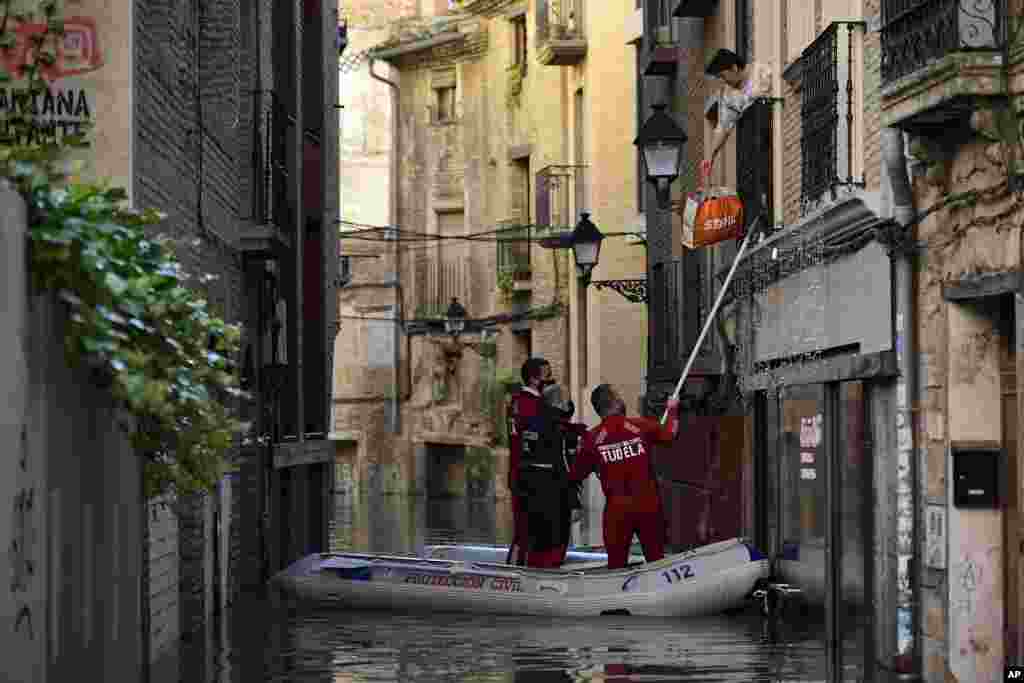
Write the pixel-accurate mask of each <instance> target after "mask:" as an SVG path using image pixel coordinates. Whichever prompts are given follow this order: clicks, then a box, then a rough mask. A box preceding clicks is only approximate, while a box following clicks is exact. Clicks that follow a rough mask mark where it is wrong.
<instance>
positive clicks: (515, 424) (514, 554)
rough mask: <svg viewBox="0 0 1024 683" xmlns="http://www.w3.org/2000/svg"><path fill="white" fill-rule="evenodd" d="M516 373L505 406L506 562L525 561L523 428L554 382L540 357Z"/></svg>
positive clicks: (549, 370)
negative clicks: (518, 380)
mask: <svg viewBox="0 0 1024 683" xmlns="http://www.w3.org/2000/svg"><path fill="white" fill-rule="evenodd" d="M520 376H521V377H522V380H523V386H522V388H521V389H520V390H519V391H517V392H516V393H515V394H513V395H512V402H511V405H510V407H509V415H508V423H509V449H508V455H509V468H508V489H509V492H511V494H512V544H511V545H510V546H509V549H508V559H507V560H506V562H507V563H508V564H513V563H514V564H517V565H520V566H521V565H525V564H526V551H527V539H528V538H529V533H528V529H527V515H526V510H525V508H524V500H523V498H524V496H522V495H521V493H522V492H521V491H520V481H519V472H520V462H521V460H522V451H523V432H524V431H527V429H526V427H527V425H528V423H529V421H530V420H532V419H534V418H535V417H536V416H538V415H540V414H541V407H542V405H543V402H544V399H543V396H542V393H541V392H543V390H544V387H545V386H547V385H550V384H553V383H554V380H553V379H552V377H551V365H550V364H549V363H548V362H547V361H546V360H544V359H543V358H537V357H534V358H529V359H527V361H526V362H525V363H523V367H522V370H521V371H520Z"/></svg>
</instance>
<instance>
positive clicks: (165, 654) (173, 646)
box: [146, 499, 180, 681]
mask: <svg viewBox="0 0 1024 683" xmlns="http://www.w3.org/2000/svg"><path fill="white" fill-rule="evenodd" d="M147 522H148V534H149V545H148V547H147V548H146V552H147V556H146V560H147V564H148V567H149V571H148V582H149V591H148V592H149V611H150V621H149V642H150V645H149V647H150V651H149V658H150V661H151V662H152V663H153V670H152V671H153V680H155V681H162V680H175V681H176V680H177V661H176V660H177V644H178V638H179V635H180V624H179V623H178V571H179V568H178V564H179V562H178V519H177V517H176V516H175V514H174V511H173V508H172V507H171V506H170V505H168V504H167V499H161V500H159V501H155V502H153V503H151V504H150V505H149V515H148V517H147ZM172 672H173V673H172Z"/></svg>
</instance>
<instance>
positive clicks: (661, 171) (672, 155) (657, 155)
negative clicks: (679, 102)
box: [633, 103, 688, 209]
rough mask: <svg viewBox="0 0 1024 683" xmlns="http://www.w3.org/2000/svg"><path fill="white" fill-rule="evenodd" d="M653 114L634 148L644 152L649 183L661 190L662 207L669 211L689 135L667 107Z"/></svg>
mask: <svg viewBox="0 0 1024 683" xmlns="http://www.w3.org/2000/svg"><path fill="white" fill-rule="evenodd" d="M651 109H653V110H654V113H653V114H651V115H650V116H649V117H648V118H647V120H646V121H644V125H643V126H642V127H641V128H640V133H639V135H637V136H636V140H634V141H633V144H634V145H636V146H637V147H639V148H640V151H641V153H642V157H643V160H644V171H645V172H646V174H647V180H648V181H650V182H652V183H654V184H655V185H656V186H657V188H658V204H659V205H660V207H661V208H663V209H667V208H668V206H669V202H670V200H671V195H670V194H669V186H670V185H671V184H672V181H673V180H675V179H676V178H678V177H679V170H680V169H681V168H682V165H683V150H684V149H685V147H686V141H687V139H688V138H687V135H686V133H685V132H684V131H683V129H682V128H681V127H680V126H679V124H678V123H676V122H675V119H673V118H672V117H671V116H669V115H668V114H667V113H666V112H665V104H664V103H658V104H655V105H652V106H651Z"/></svg>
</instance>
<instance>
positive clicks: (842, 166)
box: [800, 22, 864, 215]
mask: <svg viewBox="0 0 1024 683" xmlns="http://www.w3.org/2000/svg"><path fill="white" fill-rule="evenodd" d="M863 31H864V25H863V24H862V23H859V22H835V23H833V24H831V25H830V26H829V27H828V28H827V29H825V30H824V31H822V33H821V35H819V36H818V37H817V38H816V39H815V40H814V42H813V43H811V44H810V45H809V46H808V47H807V49H806V50H804V52H803V54H802V55H801V56H800V80H801V86H800V87H801V105H800V123H801V129H802V130H801V135H800V156H801V163H800V169H801V176H800V208H801V214H802V215H805V214H807V213H809V212H810V211H812V210H813V209H814V208H816V207H818V206H819V205H821V203H822V202H824V201H829V200H832V201H834V200H836V199H838V198H839V194H840V191H844V190H845V191H850V190H853V189H855V188H857V187H863V186H864V179H863V176H856V175H855V174H856V173H859V171H858V169H857V166H858V164H857V163H856V158H857V150H856V146H855V144H854V143H855V140H856V137H857V132H858V127H859V126H861V125H862V124H863V115H860V114H858V115H855V114H854V111H855V110H857V92H856V90H855V83H854V81H855V78H854V74H855V73H857V72H858V71H859V68H858V66H857V59H856V57H855V52H856V51H857V46H858V45H860V44H861V43H862V38H863ZM856 82H857V85H860V84H861V83H862V82H863V79H861V78H857V79H856Z"/></svg>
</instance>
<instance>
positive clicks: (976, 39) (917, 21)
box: [882, 0, 1006, 83]
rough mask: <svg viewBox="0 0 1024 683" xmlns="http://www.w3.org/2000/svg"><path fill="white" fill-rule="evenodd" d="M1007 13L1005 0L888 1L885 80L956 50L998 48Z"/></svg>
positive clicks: (885, 3)
mask: <svg viewBox="0 0 1024 683" xmlns="http://www.w3.org/2000/svg"><path fill="white" fill-rule="evenodd" d="M1005 17H1006V4H1005V0H882V80H883V81H884V82H887V83H888V82H892V81H894V80H896V79H898V78H901V77H903V76H906V75H908V74H911V73H913V72H915V71H917V70H918V69H921V68H923V67H925V66H927V65H928V64H929V63H931V62H933V61H935V60H938V59H941V58H942V57H945V56H946V55H947V54H949V53H951V52H958V51H965V50H986V49H988V50H992V49H996V48H998V47H999V46H1000V41H1001V40H1002V37H1003V35H1004V26H1005Z"/></svg>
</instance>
